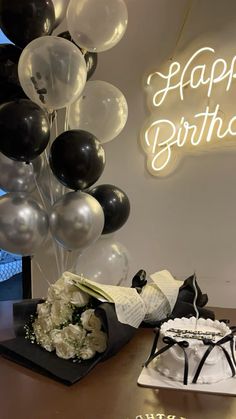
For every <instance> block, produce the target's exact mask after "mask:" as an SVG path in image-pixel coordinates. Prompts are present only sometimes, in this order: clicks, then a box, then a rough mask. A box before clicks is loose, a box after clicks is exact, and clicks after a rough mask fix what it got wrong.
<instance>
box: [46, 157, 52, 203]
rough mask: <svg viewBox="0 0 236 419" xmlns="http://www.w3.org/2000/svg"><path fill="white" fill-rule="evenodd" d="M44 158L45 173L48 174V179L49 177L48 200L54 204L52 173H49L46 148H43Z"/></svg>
mask: <svg viewBox="0 0 236 419" xmlns="http://www.w3.org/2000/svg"><path fill="white" fill-rule="evenodd" d="M45 159H46V164H47V174H48V179H49V193H50V201H51V205H53V204H54V196H53V184H52V173H51V170H50V165H49V158H48V152H47V151H46V150H45Z"/></svg>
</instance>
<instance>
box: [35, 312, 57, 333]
mask: <svg viewBox="0 0 236 419" xmlns="http://www.w3.org/2000/svg"><path fill="white" fill-rule="evenodd" d="M33 329H37V330H39V329H41V330H42V332H43V333H46V332H49V331H50V330H52V329H53V323H52V319H51V317H46V316H45V317H38V318H37V319H36V320H35V321H34V323H33Z"/></svg>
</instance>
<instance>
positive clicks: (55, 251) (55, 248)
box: [52, 239, 63, 278]
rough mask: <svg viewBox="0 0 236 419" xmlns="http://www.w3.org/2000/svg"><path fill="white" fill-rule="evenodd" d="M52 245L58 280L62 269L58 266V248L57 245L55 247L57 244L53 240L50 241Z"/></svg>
mask: <svg viewBox="0 0 236 419" xmlns="http://www.w3.org/2000/svg"><path fill="white" fill-rule="evenodd" d="M52 243H53V248H54V253H55V258H56V265H57V272H58V278H60V276H61V274H62V272H63V269H62V267H61V265H60V259H59V255H58V252H60V248H59V249H58V245H57V243H56V242H55V240H54V239H52Z"/></svg>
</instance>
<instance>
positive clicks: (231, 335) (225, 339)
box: [192, 331, 236, 384]
mask: <svg viewBox="0 0 236 419" xmlns="http://www.w3.org/2000/svg"><path fill="white" fill-rule="evenodd" d="M227 342H230V350H231V356H232V359H233V361H232V359H231V357H230V355H229V353H228V351H227V350H226V349H225V348H224V347H223V346H221V345H223V344H225V343H227ZM203 343H204V345H209V347H208V348H207V350H206V352H205V353H204V355H203V357H202V359H201V361H200V363H199V365H198V368H197V371H196V373H195V376H194V378H193V381H192V382H193V383H194V384H195V383H196V382H197V380H198V377H199V375H200V373H201V370H202V368H203V365H204V364H205V361H206V359H207V358H208V356H209V355H210V353H211V351H212V350H213V349H214V348H215V347H216V346H217V347H218V348H220V349H222V351H223V352H224V354H225V357H226V359H227V361H228V364H229V366H230V369H231V371H232V377H234V376H235V372H236V371H235V366H236V362H235V357H234V331H233V332H232V333H229V334H228V335H226V336H224V337H223V338H222V339H220V340H218V341H217V342H213V341H212V340H210V339H203Z"/></svg>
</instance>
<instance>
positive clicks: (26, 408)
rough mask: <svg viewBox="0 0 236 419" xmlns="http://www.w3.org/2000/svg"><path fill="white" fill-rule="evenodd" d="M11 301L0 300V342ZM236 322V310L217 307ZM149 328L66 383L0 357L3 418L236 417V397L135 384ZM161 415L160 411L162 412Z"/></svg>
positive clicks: (7, 334)
mask: <svg viewBox="0 0 236 419" xmlns="http://www.w3.org/2000/svg"><path fill="white" fill-rule="evenodd" d="M11 313H12V304H11V302H2V303H0V340H4V339H8V338H11V337H12V336H13V331H12V314H11ZM215 313H216V317H217V318H218V319H222V318H227V319H230V320H231V324H232V325H234V324H236V310H234V309H215ZM152 339H153V332H152V330H151V329H140V330H138V331H137V334H136V336H135V337H134V338H133V340H132V341H131V342H129V343H128V344H127V345H126V346H125V347H124V348H123V349H122V350H121V351H120V352H119V353H118V354H117V355H115V356H114V357H112V358H111V359H109V360H107V361H105V362H104V363H100V364H99V365H97V366H96V367H95V369H94V370H93V371H92V372H90V373H89V375H88V376H87V377H85V378H84V379H82V380H81V381H80V382H78V383H77V384H75V385H73V386H71V387H66V386H64V385H63V384H60V383H57V382H56V381H53V380H52V379H49V378H47V377H44V376H42V375H40V374H37V373H35V372H32V371H30V370H29V369H26V368H24V367H21V366H20V365H17V364H15V363H13V362H10V361H8V360H6V359H4V358H2V357H0V418H1V419H156V418H157V419H158V418H161V419H165V418H169V419H180V418H186V419H199V418H200V419H213V418H214V419H235V418H236V398H235V397H230V396H221V395H220V396H219V395H218V396H217V395H213V394H203V393H197V392H187V391H176V390H164V389H160V390H157V389H149V388H143V387H140V386H138V385H137V379H138V376H139V374H140V372H141V369H142V362H143V361H144V360H145V359H146V358H147V355H148V354H149V350H150V346H151V343H152ZM161 414H162V415H161Z"/></svg>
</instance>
